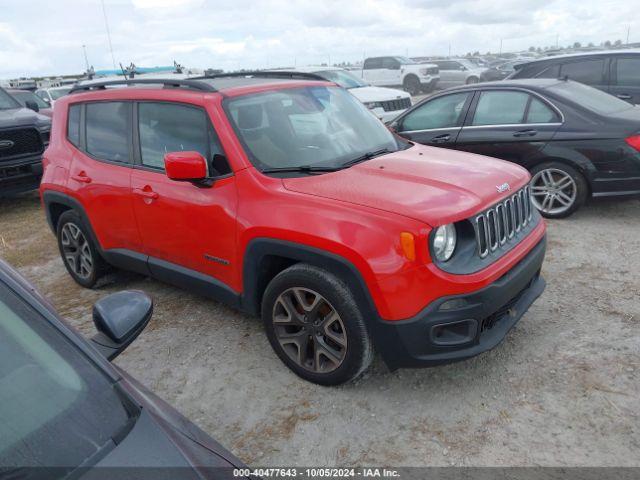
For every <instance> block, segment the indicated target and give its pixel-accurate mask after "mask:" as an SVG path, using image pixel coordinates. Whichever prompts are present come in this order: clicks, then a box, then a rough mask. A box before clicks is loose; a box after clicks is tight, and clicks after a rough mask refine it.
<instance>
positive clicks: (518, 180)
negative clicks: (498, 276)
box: [283, 145, 529, 226]
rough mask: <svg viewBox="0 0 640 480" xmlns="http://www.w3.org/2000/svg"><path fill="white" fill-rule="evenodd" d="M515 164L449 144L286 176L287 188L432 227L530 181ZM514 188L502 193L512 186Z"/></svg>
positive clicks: (490, 202)
mask: <svg viewBox="0 0 640 480" xmlns="http://www.w3.org/2000/svg"><path fill="white" fill-rule="evenodd" d="M528 181H529V173H528V172H527V171H526V170H525V169H524V168H522V167H520V166H518V165H515V164H513V163H509V162H505V161H502V160H497V159H494V158H490V157H484V156H481V155H475V154H472V153H465V152H458V151H454V150H448V149H444V148H435V147H425V146H423V145H414V146H413V147H411V148H409V149H407V150H403V151H399V152H394V153H390V154H387V155H383V156H380V157H376V158H374V159H372V160H369V161H365V162H362V163H359V164H357V165H355V166H353V167H350V168H347V169H345V170H340V171H337V172H332V173H327V174H323V175H312V176H307V177H298V178H286V179H283V184H284V187H285V188H286V189H287V190H290V191H293V192H298V193H304V194H307V195H317V196H320V197H325V198H331V199H334V200H339V201H343V202H349V203H353V204H357V205H364V206H367V207H371V208H377V209H379V210H384V211H387V212H392V213H396V214H400V215H404V216H406V217H410V218H414V219H416V220H419V221H422V222H425V223H427V224H429V225H431V226H439V225H442V224H445V223H450V222H454V221H458V220H461V219H463V218H468V217H470V216H472V215H473V214H475V213H478V212H480V211H482V210H484V209H485V208H488V207H489V206H491V205H493V204H494V203H497V202H498V201H499V200H501V199H502V198H505V197H507V196H508V195H509V193H510V192H514V191H516V190H518V189H519V188H521V187H523V186H524V185H526V183H527V182H528ZM505 183H508V184H509V188H510V191H509V190H506V191H504V192H502V193H499V192H498V186H501V187H502V188H501V189H504V188H506V186H505V185H504V184H505Z"/></svg>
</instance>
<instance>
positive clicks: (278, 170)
mask: <svg viewBox="0 0 640 480" xmlns="http://www.w3.org/2000/svg"><path fill="white" fill-rule="evenodd" d="M339 169H340V168H337V167H320V166H313V165H300V166H297V167H275V168H265V169H264V170H261V172H262V173H289V172H293V173H297V172H301V173H315V172H335V171H337V170H339Z"/></svg>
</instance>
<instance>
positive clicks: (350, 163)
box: [341, 148, 392, 168]
mask: <svg viewBox="0 0 640 480" xmlns="http://www.w3.org/2000/svg"><path fill="white" fill-rule="evenodd" d="M391 152H392V151H391V150H389V149H388V148H381V149H380V150H375V151H373V152H367V153H363V154H362V155H360V156H359V157H356V158H354V159H353V160H349V161H348V162H345V163H343V164H342V167H341V168H347V167H351V166H353V165H355V164H357V163H361V162H366V161H367V160H371V159H372V158H375V157H379V156H380V155H384V154H385V153H391Z"/></svg>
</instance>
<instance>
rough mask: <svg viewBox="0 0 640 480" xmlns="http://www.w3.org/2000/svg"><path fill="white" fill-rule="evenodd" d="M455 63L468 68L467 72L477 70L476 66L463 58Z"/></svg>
mask: <svg viewBox="0 0 640 480" xmlns="http://www.w3.org/2000/svg"><path fill="white" fill-rule="evenodd" d="M456 62H458V63H460V64H461V65H463V66H465V67H466V68H468V69H469V70H475V69H477V68H478V65H477V64H475V63H473V62H471V61H469V60H467V59H465V58H463V59H461V60H456Z"/></svg>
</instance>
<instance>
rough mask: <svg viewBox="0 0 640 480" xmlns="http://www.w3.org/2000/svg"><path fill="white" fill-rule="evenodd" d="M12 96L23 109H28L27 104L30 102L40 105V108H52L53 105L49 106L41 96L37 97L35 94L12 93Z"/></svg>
mask: <svg viewBox="0 0 640 480" xmlns="http://www.w3.org/2000/svg"><path fill="white" fill-rule="evenodd" d="M11 96H12V97H13V98H15V99H16V100H17V101H18V102H19V103H20V105H22V106H23V107H26V106H27V102H29V101H31V102H34V103H35V104H36V105H38V108H50V107H51V105H49V104H48V103H47V102H45V101H44V100H43V99H41V98H40V97H39V96H37V95H36V94H35V93H33V92H23V91H18V92H11Z"/></svg>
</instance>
